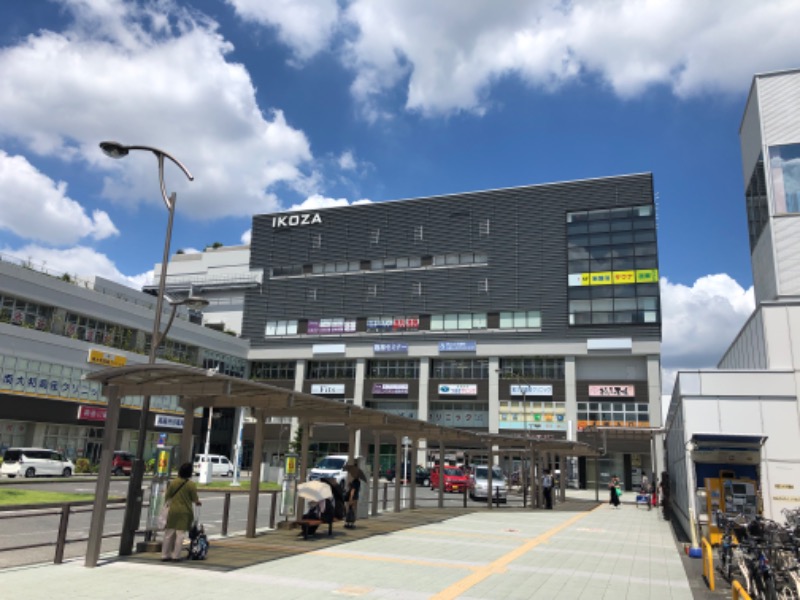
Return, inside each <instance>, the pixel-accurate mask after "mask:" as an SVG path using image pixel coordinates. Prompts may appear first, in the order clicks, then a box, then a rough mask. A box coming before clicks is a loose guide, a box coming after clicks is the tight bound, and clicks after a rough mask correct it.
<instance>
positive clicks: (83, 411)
mask: <svg viewBox="0 0 800 600" xmlns="http://www.w3.org/2000/svg"><path fill="white" fill-rule="evenodd" d="M107 413H108V410H107V409H105V408H103V407H102V406H86V405H85V404H82V405H80V406H79V407H78V420H79V421H101V422H102V421H105V420H106V414H107Z"/></svg>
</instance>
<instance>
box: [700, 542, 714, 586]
mask: <svg viewBox="0 0 800 600" xmlns="http://www.w3.org/2000/svg"><path fill="white" fill-rule="evenodd" d="M700 545H701V546H702V548H703V577H705V578H706V584H708V589H709V590H711V591H712V592H713V591H714V553H713V552H712V551H711V544H709V543H708V540H707V539H706V538H703V539H702V540H701V541H700Z"/></svg>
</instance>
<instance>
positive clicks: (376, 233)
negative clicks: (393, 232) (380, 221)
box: [369, 227, 381, 246]
mask: <svg viewBox="0 0 800 600" xmlns="http://www.w3.org/2000/svg"><path fill="white" fill-rule="evenodd" d="M380 242H381V230H380V228H379V227H375V228H374V229H373V230H372V231H370V232H369V243H370V244H372V245H373V246H375V245H377V244H380Z"/></svg>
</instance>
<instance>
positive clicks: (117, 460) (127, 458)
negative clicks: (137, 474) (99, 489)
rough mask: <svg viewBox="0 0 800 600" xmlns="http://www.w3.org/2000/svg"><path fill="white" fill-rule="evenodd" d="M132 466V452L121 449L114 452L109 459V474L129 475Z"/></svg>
mask: <svg viewBox="0 0 800 600" xmlns="http://www.w3.org/2000/svg"><path fill="white" fill-rule="evenodd" d="M132 468H133V454H131V453H130V452H125V451H123V450H117V451H116V452H114V458H112V459H111V474H112V475H130V474H131V469H132Z"/></svg>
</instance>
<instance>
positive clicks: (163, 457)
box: [158, 450, 169, 475]
mask: <svg viewBox="0 0 800 600" xmlns="http://www.w3.org/2000/svg"><path fill="white" fill-rule="evenodd" d="M168 468H169V455H168V453H167V451H166V450H162V451H161V452H159V453H158V474H159V475H166V474H167V469H168Z"/></svg>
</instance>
